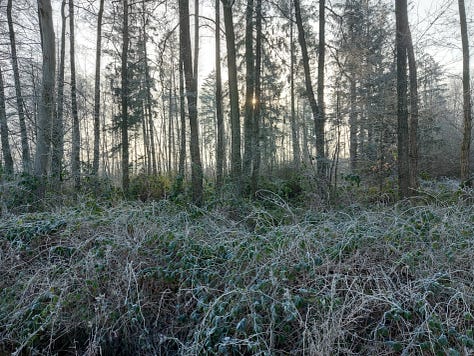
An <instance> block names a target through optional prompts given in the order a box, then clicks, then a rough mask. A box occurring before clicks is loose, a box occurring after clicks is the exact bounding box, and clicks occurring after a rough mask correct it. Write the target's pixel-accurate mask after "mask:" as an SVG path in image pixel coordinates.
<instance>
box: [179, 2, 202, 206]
mask: <svg viewBox="0 0 474 356" xmlns="http://www.w3.org/2000/svg"><path fill="white" fill-rule="evenodd" d="M179 19H180V21H179V23H180V26H179V40H180V57H181V59H182V62H183V68H184V79H185V84H186V94H185V96H186V98H187V103H188V115H189V126H190V128H191V140H190V151H191V186H192V194H193V202H194V204H196V205H198V206H199V205H201V204H202V194H203V187H202V182H203V176H202V165H201V155H200V152H199V128H198V122H197V96H196V94H197V82H196V77H195V75H194V74H193V65H192V56H191V36H190V32H189V31H190V29H189V0H179Z"/></svg>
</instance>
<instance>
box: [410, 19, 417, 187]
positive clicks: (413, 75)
mask: <svg viewBox="0 0 474 356" xmlns="http://www.w3.org/2000/svg"><path fill="white" fill-rule="evenodd" d="M407 55H408V68H409V73H410V121H409V137H408V140H409V158H410V161H409V175H410V178H409V185H410V189H411V190H412V191H413V190H414V189H416V188H418V111H419V110H418V106H419V105H418V73H417V68H416V59H415V51H414V50H413V41H412V37H411V31H410V29H409V28H408V35H407Z"/></svg>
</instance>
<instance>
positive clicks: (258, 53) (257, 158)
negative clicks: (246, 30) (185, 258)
mask: <svg viewBox="0 0 474 356" xmlns="http://www.w3.org/2000/svg"><path fill="white" fill-rule="evenodd" d="M255 30H256V32H257V34H256V39H255V95H254V97H255V107H254V123H253V130H254V132H253V145H254V147H253V149H252V151H253V155H254V156H253V171H252V181H251V189H252V192H253V193H255V192H256V191H257V188H258V177H259V175H260V163H261V152H260V121H261V120H260V114H261V108H262V106H261V100H260V98H261V96H262V80H261V78H262V0H257V6H256V22H255Z"/></svg>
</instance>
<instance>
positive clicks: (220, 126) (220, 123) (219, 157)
mask: <svg viewBox="0 0 474 356" xmlns="http://www.w3.org/2000/svg"><path fill="white" fill-rule="evenodd" d="M220 1H221V0H216V33H215V36H216V37H215V42H216V53H215V56H216V121H217V146H216V185H217V187H218V188H221V187H222V184H223V176H224V157H225V142H224V134H225V133H224V117H223V113H222V111H223V110H222V73H221V28H220V27H221V14H220Z"/></svg>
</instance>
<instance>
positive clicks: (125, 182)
mask: <svg viewBox="0 0 474 356" xmlns="http://www.w3.org/2000/svg"><path fill="white" fill-rule="evenodd" d="M128 6H129V5H128V0H123V23H122V54H121V57H122V58H121V61H122V77H121V81H122V92H121V100H122V105H121V106H122V122H121V131H122V132H121V134H122V189H123V192H124V194H125V196H128V192H129V185H130V169H129V152H128V149H129V143H128V46H129V40H130V39H129V34H128V10H129V9H128Z"/></svg>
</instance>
